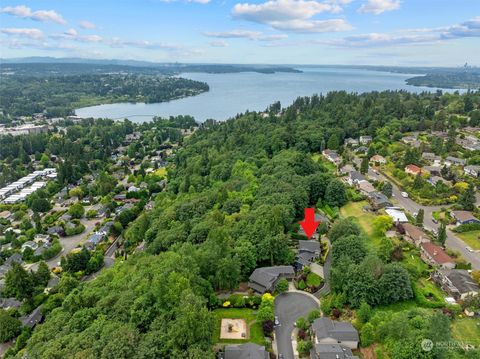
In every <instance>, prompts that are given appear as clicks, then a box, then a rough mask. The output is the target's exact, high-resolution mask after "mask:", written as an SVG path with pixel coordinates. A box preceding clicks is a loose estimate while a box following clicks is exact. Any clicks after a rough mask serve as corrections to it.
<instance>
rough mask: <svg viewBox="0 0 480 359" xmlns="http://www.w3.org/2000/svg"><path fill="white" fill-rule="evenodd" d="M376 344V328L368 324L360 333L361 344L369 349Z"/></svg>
mask: <svg viewBox="0 0 480 359" xmlns="http://www.w3.org/2000/svg"><path fill="white" fill-rule="evenodd" d="M373 342H375V328H374V327H373V325H372V324H370V323H367V324H365V325H364V326H363V327H362V331H361V333H360V343H361V344H362V347H368V346H369V345H371V344H373Z"/></svg>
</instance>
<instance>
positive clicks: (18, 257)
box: [5, 253, 23, 266]
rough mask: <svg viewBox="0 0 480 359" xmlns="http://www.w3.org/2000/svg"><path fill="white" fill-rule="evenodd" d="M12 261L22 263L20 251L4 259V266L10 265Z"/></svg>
mask: <svg viewBox="0 0 480 359" xmlns="http://www.w3.org/2000/svg"><path fill="white" fill-rule="evenodd" d="M13 263H18V264H22V263H23V258H22V255H21V254H20V253H15V254H12V255H11V256H10V257H9V258H8V259H7V260H6V261H5V265H6V266H11V265H12V264H13Z"/></svg>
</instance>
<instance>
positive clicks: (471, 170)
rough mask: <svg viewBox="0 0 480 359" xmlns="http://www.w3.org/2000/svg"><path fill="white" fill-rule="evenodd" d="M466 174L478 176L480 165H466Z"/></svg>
mask: <svg viewBox="0 0 480 359" xmlns="http://www.w3.org/2000/svg"><path fill="white" fill-rule="evenodd" d="M463 171H464V172H465V174H466V175H469V176H472V177H475V178H476V177H478V175H480V166H476V165H472V166H465V168H464V169H463Z"/></svg>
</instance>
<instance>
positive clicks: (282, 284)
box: [275, 278, 288, 293]
mask: <svg viewBox="0 0 480 359" xmlns="http://www.w3.org/2000/svg"><path fill="white" fill-rule="evenodd" d="M275 289H276V290H277V292H278V293H283V292H286V291H287V290H288V280H286V279H285V278H282V279H280V280H279V281H278V283H277V286H276V288H275Z"/></svg>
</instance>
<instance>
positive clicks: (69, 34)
mask: <svg viewBox="0 0 480 359" xmlns="http://www.w3.org/2000/svg"><path fill="white" fill-rule="evenodd" d="M64 34H65V35H67V36H72V37H75V36H77V35H78V32H77V30H75V29H68V30H67V31H65V32H64Z"/></svg>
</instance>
